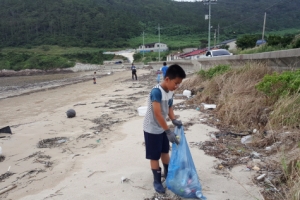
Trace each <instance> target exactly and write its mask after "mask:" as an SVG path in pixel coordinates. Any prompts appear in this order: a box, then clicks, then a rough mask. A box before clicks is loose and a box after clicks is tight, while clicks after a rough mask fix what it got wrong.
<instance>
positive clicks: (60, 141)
mask: <svg viewBox="0 0 300 200" xmlns="http://www.w3.org/2000/svg"><path fill="white" fill-rule="evenodd" d="M66 141H67V140H65V139H62V140H58V141H57V142H56V143H57V144H61V143H65V142H66Z"/></svg>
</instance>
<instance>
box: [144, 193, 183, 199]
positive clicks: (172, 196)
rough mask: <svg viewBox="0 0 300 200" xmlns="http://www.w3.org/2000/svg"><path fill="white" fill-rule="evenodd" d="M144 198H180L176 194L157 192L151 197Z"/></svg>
mask: <svg viewBox="0 0 300 200" xmlns="http://www.w3.org/2000/svg"><path fill="white" fill-rule="evenodd" d="M144 200H182V198H180V197H179V196H178V195H176V194H173V195H171V194H168V193H166V194H159V193H155V194H154V195H153V196H152V197H150V198H145V199H144Z"/></svg>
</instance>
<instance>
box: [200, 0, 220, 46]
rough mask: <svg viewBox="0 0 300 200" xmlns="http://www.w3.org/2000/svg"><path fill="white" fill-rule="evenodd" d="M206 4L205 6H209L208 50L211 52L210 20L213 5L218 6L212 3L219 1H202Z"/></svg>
mask: <svg viewBox="0 0 300 200" xmlns="http://www.w3.org/2000/svg"><path fill="white" fill-rule="evenodd" d="M200 1H203V2H204V5H206V4H208V47H207V50H210V29H211V25H210V20H211V4H216V3H212V2H217V0H200Z"/></svg>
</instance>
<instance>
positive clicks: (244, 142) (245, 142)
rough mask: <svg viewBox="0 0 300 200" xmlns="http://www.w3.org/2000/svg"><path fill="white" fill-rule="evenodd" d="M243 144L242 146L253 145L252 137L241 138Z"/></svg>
mask: <svg viewBox="0 0 300 200" xmlns="http://www.w3.org/2000/svg"><path fill="white" fill-rule="evenodd" d="M241 143H242V144H248V143H252V136H251V135H247V136H244V137H242V138H241Z"/></svg>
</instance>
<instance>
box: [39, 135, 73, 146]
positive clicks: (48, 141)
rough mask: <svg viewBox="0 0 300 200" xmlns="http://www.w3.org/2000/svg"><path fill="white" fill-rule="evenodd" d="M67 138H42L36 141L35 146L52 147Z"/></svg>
mask: <svg viewBox="0 0 300 200" xmlns="http://www.w3.org/2000/svg"><path fill="white" fill-rule="evenodd" d="M67 139H68V138H66V137H56V138H49V139H44V140H41V141H39V142H38V144H37V147H38V148H52V147H58V146H60V145H61V144H62V143H64V142H66V141H67Z"/></svg>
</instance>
